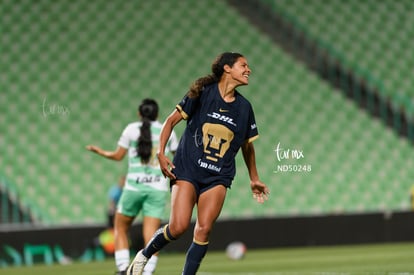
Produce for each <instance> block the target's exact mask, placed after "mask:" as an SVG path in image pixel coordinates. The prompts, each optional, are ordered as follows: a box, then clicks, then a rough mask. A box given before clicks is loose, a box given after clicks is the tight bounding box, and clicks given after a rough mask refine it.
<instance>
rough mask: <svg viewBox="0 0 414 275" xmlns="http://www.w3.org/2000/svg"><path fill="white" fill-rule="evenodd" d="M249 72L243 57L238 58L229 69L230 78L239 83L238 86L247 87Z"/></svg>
mask: <svg viewBox="0 0 414 275" xmlns="http://www.w3.org/2000/svg"><path fill="white" fill-rule="evenodd" d="M250 73H251V70H250V68H249V65H248V64H247V60H246V58H244V57H239V59H237V61H236V62H235V63H234V64H233V67H231V69H230V75H231V77H232V78H233V79H234V80H236V81H237V82H239V85H248V84H249V76H250Z"/></svg>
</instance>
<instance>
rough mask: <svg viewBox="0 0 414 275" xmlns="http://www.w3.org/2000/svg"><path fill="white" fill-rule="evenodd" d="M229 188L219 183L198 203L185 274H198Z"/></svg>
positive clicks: (203, 194)
mask: <svg viewBox="0 0 414 275" xmlns="http://www.w3.org/2000/svg"><path fill="white" fill-rule="evenodd" d="M226 192H227V189H226V187H224V186H223V185H217V186H215V187H213V188H211V189H209V190H207V191H205V192H203V193H202V194H201V195H200V197H199V199H198V204H197V222H196V225H195V228H194V239H193V243H192V244H191V246H190V248H189V249H188V251H187V257H186V261H185V265H184V270H183V275H193V274H196V272H197V270H198V268H199V266H200V263H201V261H202V260H203V258H204V256H205V254H206V252H207V248H208V241H209V235H210V232H211V230H212V228H213V225H214V223H215V221H216V219H217V218H218V216H219V215H220V212H221V209H222V207H223V204H224V199H225V197H226Z"/></svg>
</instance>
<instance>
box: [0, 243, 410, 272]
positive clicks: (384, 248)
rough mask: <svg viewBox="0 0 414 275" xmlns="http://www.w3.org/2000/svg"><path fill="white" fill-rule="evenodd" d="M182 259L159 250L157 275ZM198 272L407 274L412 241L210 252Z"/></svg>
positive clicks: (40, 268) (104, 267) (98, 265)
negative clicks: (236, 254) (235, 256)
mask: <svg viewBox="0 0 414 275" xmlns="http://www.w3.org/2000/svg"><path fill="white" fill-rule="evenodd" d="M183 261H184V254H182V253H177V254H166V253H164V254H161V257H160V259H159V264H158V268H157V272H156V275H163V274H165V275H167V274H168V275H170V274H171V275H173V274H177V275H179V274H181V272H180V271H181V268H182V264H183ZM0 274H8V275H17V274H19V275H20V274H29V275H69V274H70V275H73V274H76V275H80V274H85V275H105V274H108V275H110V274H114V262H113V260H107V261H104V262H94V263H87V264H86V263H73V264H70V265H65V266H62V265H52V266H45V265H35V266H33V267H11V268H4V269H0ZM199 274H200V275H210V274H211V275H213V274H214V275H225V274H245V275H247V274H249V275H252V274H262V275H265V274H268V275H270V274H290V275H294V274H314V275H339V274H341V275H346V274H361V275H362V274H374V275H382V274H390V275H397V274H400V275H411V274H414V243H401V244H400V243H399V244H378V245H352V246H335V247H333V246H332V247H306V248H279V249H266V250H249V251H248V252H247V254H246V256H245V258H244V259H242V260H240V261H231V260H229V259H227V258H226V256H225V254H224V252H216V251H210V252H209V253H208V254H207V256H206V257H205V259H204V261H203V263H202V266H201V268H200V270H199Z"/></svg>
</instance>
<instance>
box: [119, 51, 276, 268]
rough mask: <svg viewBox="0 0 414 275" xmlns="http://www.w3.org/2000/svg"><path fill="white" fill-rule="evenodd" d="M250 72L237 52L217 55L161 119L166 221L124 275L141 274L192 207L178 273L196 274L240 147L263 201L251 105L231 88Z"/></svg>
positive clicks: (183, 223) (183, 228)
mask: <svg viewBox="0 0 414 275" xmlns="http://www.w3.org/2000/svg"><path fill="white" fill-rule="evenodd" d="M250 73H251V70H250V68H249V66H248V64H247V60H246V58H245V57H243V56H242V55H241V54H239V53H231V52H225V53H223V54H221V55H219V56H218V57H217V58H216V60H215V61H214V62H213V64H212V74H210V75H207V76H205V77H201V78H199V79H197V80H196V81H195V82H194V84H193V85H192V86H191V87H190V90H189V92H188V94H187V95H186V96H185V97H184V98H183V100H182V101H181V102H180V103H179V104H178V105H177V106H176V109H175V110H174V111H173V112H172V113H171V114H170V116H169V117H168V118H167V119H166V121H165V123H164V125H163V128H162V130H161V134H160V147H159V152H158V159H159V162H160V167H161V170H162V173H163V174H164V176H166V177H168V178H170V180H171V213H170V220H169V223H168V224H167V225H166V226H165V227H163V228H160V229H159V230H158V231H157V232H156V233H155V234H154V236H153V239H152V240H151V242H150V243H149V244H148V245H147V246H146V247H145V248H144V249H143V250H141V251H139V252H138V253H137V255H136V257H135V258H134V260H133V261H132V263H131V265H130V266H129V267H128V270H127V274H128V275H138V274H142V270H143V269H144V266H145V264H146V262H147V261H148V259H149V258H150V257H151V256H152V255H153V254H154V253H156V252H158V251H159V250H160V249H161V248H162V247H164V246H165V245H166V244H168V243H169V242H171V241H173V240H176V239H177V238H179V237H180V236H181V235H182V234H183V233H184V232H185V231H186V230H187V228H188V227H189V225H190V222H191V215H192V211H193V208H194V206H195V205H196V204H197V221H196V225H195V228H194V236H193V243H192V244H191V246H190V248H189V249H188V251H187V256H186V262H185V265H184V269H183V273H182V274H183V275H191V274H195V273H196V272H197V270H198V268H199V266H200V263H201V261H202V259H203V257H204V255H205V254H206V252H207V245H208V242H209V234H210V231H211V229H212V227H213V224H214V222H215V221H216V219H217V218H218V216H219V214H220V211H221V209H222V206H223V203H224V199H225V196H226V192H227V188H229V187H230V185H231V183H232V180H233V178H234V175H235V173H236V167H235V156H236V154H237V152H238V150H239V149H240V147H241V148H242V152H243V157H244V160H245V163H246V166H247V169H248V172H249V176H250V187H251V189H252V192H253V197H254V198H255V199H256V200H257V201H258V202H259V203H263V202H264V201H265V200H266V199H267V196H268V194H269V189H268V187H267V186H266V185H265V184H264V183H262V182H261V181H260V179H259V175H258V172H257V169H256V161H255V151H254V147H253V143H252V142H253V140H255V139H256V138H257V137H258V130H257V127H256V122H255V118H254V113H253V110H252V107H251V105H250V103H249V102H248V101H247V100H246V99H245V98H244V97H243V96H242V95H241V94H240V93H239V92H237V91H236V87H238V86H241V85H248V83H249V76H250ZM183 119H184V120H187V126H186V129H185V131H184V134H183V136H182V138H181V141H180V143H179V146H178V149H177V153H176V155H175V157H174V161H173V162H171V161H170V159H169V158H167V157H166V155H165V152H166V151H165V149H166V147H165V146H166V144H167V141H168V138H169V136H170V134H171V133H172V131H173V128H174V126H175V125H177V123H179V122H180V121H181V120H183ZM170 168H171V170H170Z"/></svg>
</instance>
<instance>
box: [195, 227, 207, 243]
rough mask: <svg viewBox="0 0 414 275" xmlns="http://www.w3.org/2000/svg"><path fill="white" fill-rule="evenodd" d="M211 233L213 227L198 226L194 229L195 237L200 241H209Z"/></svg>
mask: <svg viewBox="0 0 414 275" xmlns="http://www.w3.org/2000/svg"><path fill="white" fill-rule="evenodd" d="M210 232H211V226H208V225H197V226H196V227H195V229H194V237H195V239H197V240H199V241H203V242H205V241H207V240H208V237H209V235H210Z"/></svg>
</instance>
